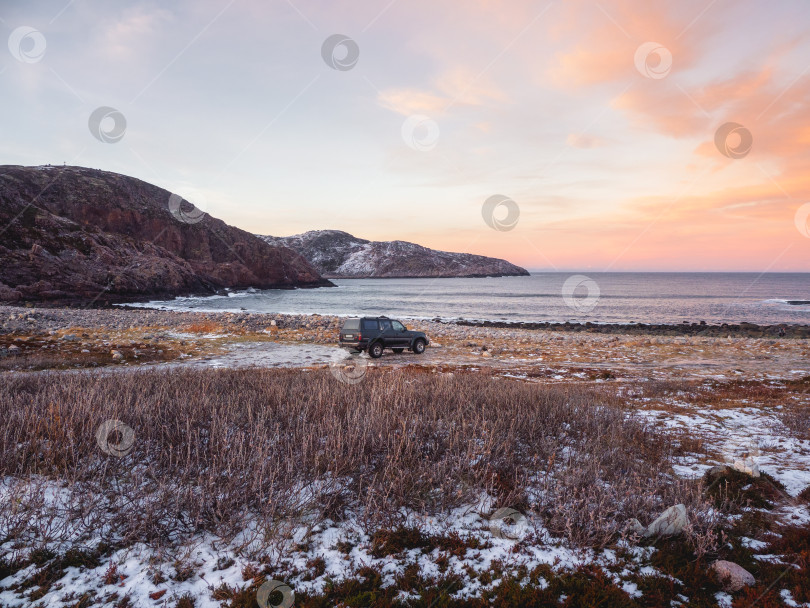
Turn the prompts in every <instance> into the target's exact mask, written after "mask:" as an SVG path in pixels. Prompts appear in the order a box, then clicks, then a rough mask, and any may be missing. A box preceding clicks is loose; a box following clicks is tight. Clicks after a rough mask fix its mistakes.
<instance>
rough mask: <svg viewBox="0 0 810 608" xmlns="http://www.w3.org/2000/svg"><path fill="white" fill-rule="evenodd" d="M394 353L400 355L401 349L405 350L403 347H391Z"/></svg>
mask: <svg viewBox="0 0 810 608" xmlns="http://www.w3.org/2000/svg"><path fill="white" fill-rule="evenodd" d="M392 350H393V351H394V352H395V353H396V354H398V355H401V354H402V351H403V350H405V349H404V348H394V349H392Z"/></svg>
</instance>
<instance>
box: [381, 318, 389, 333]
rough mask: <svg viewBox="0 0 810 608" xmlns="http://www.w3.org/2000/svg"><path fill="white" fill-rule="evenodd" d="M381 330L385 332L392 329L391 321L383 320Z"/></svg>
mask: <svg viewBox="0 0 810 608" xmlns="http://www.w3.org/2000/svg"><path fill="white" fill-rule="evenodd" d="M380 329H382V330H383V331H385V330H386V329H391V321H389V320H388V319H381V320H380Z"/></svg>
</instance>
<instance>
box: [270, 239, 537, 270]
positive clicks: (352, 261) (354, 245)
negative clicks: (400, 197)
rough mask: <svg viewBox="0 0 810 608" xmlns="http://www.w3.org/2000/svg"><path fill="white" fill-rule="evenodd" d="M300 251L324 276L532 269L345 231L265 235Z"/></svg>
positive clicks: (279, 243) (273, 241) (491, 259)
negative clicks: (379, 239) (372, 238)
mask: <svg viewBox="0 0 810 608" xmlns="http://www.w3.org/2000/svg"><path fill="white" fill-rule="evenodd" d="M260 238H262V239H264V240H265V241H266V242H268V243H270V244H273V245H284V246H287V247H290V248H292V249H294V250H296V251H297V252H298V253H300V254H301V255H302V256H304V257H305V258H306V259H307V260H309V261H310V262H311V263H312V265H313V266H314V267H315V268H317V269H318V272H320V273H321V274H322V275H323V276H324V277H327V278H330V279H337V278H400V277H483V276H521V275H528V274H529V272H528V271H527V270H526V269H524V268H521V267H520V266H515V265H514V264H510V263H509V262H507V261H506V260H501V259H498V258H490V257H486V256H483V255H473V254H470V253H450V252H447V251H437V250H435V249H428V248H427V247H422V246H421V245H417V244H415V243H407V242H405V241H367V240H365V239H358V238H357V237H354V236H352V235H351V234H348V233H347V232H341V231H340V230H312V231H310V232H305V233H303V234H297V235H295V236H287V237H272V236H262V237H260Z"/></svg>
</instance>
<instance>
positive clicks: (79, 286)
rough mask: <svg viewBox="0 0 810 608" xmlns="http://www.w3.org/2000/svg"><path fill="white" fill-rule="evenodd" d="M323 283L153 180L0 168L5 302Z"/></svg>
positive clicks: (288, 255)
mask: <svg viewBox="0 0 810 608" xmlns="http://www.w3.org/2000/svg"><path fill="white" fill-rule="evenodd" d="M322 285H330V283H329V281H326V280H325V279H323V278H322V277H321V276H320V275H319V273H318V271H317V270H316V269H315V268H313V267H312V265H311V264H310V263H309V262H307V261H306V260H305V259H304V258H302V257H301V256H300V255H298V254H297V253H296V252H294V251H292V250H290V249H287V248H286V247H283V246H280V245H272V244H268V243H266V242H264V241H263V240H261V239H259V238H257V237H256V236H254V235H252V234H250V233H248V232H245V231H244V230H240V229H238V228H234V227H232V226H228V225H227V224H225V223H224V222H222V221H221V220H218V219H215V218H213V217H211V216H209V215H206V214H203V213H201V212H199V211H198V210H197V209H195V208H194V207H193V206H192V205H191V204H190V203H189V202H188V201H184V200H183V199H182V198H180V197H178V196H176V195H172V194H171V193H170V192H168V191H166V190H164V189H162V188H159V187H157V186H154V185H152V184H148V183H146V182H143V181H141V180H138V179H135V178H132V177H127V176H124V175H119V174H116V173H109V172H106V171H99V170H95V169H87V168H83V167H50V166H48V167H20V166H0V301H18V300H59V301H80V302H85V303H90V302H99V303H102V302H116V301H125V300H127V299H142V298H144V297H166V296H174V295H182V294H192V293H195V294H201V293H214V292H216V291H218V290H221V289H223V288H234V289H245V288H248V287H256V288H275V287H278V288H291V287H316V286H322Z"/></svg>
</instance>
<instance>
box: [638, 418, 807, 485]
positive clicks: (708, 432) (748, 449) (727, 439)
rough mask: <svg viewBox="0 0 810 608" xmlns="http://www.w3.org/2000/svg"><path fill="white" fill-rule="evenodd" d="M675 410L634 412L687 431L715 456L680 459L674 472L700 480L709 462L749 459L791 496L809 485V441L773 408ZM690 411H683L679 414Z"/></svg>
mask: <svg viewBox="0 0 810 608" xmlns="http://www.w3.org/2000/svg"><path fill="white" fill-rule="evenodd" d="M677 405H678V406H679V410H680V411H679V412H678V413H675V412H670V411H667V410H657V409H645V410H639V412H638V413H639V414H640V415H642V416H644V417H646V418H648V419H650V420H651V421H652V422H654V423H655V424H657V425H663V426H664V427H665V428H668V429H677V430H689V431H690V432H691V433H693V434H694V435H697V436H699V437H701V438H702V439H703V440H704V441H705V442H706V445H707V447H708V448H709V449H710V450H712V451H714V452H716V453H717V455H718V458H716V459H710V460H709V461H707V462H701V461H699V460H698V459H697V458H690V459H685V460H684V461H683V462H682V463H680V464H679V465H678V466H677V467H676V473H678V474H679V475H683V476H686V477H699V476H701V475H703V473H704V472H705V471H706V469H708V468H709V467H711V466H712V465H714V464H729V465H733V464H734V462H735V461H737V460H741V459H745V458H750V459H751V461H753V462H754V463H756V464H757V465H758V466H759V470H760V471H763V472H765V473H768V474H769V475H771V476H772V477H773V478H774V479H777V480H778V481H780V482H781V483H782V484H784V486H785V489H786V490H787V492H788V494H790V495H791V496H796V495H798V494H799V492H801V491H802V490H804V489H805V488H806V487H807V486H810V441H808V440H806V439H799V438H797V437H794V436H792V434H791V433H790V431H789V430H788V429H786V428H785V426H784V425H783V424H782V422H781V421H780V420H779V418H778V417H777V415H776V411H775V409H774V408H767V409H765V408H759V407H753V406H752V407H745V408H736V409H710V408H699V407H695V406H692V405H690V404H688V403H678V404H677ZM686 409H691V411H689V412H687V413H684V410H686Z"/></svg>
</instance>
